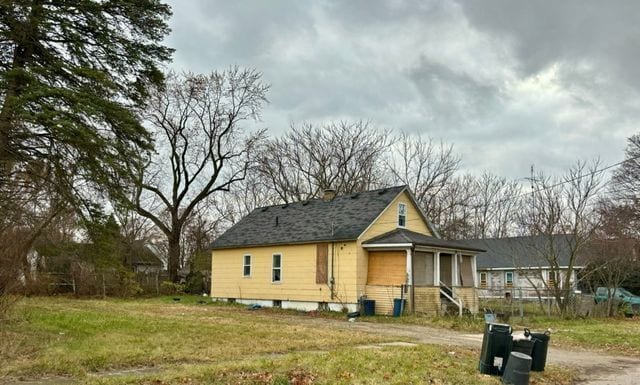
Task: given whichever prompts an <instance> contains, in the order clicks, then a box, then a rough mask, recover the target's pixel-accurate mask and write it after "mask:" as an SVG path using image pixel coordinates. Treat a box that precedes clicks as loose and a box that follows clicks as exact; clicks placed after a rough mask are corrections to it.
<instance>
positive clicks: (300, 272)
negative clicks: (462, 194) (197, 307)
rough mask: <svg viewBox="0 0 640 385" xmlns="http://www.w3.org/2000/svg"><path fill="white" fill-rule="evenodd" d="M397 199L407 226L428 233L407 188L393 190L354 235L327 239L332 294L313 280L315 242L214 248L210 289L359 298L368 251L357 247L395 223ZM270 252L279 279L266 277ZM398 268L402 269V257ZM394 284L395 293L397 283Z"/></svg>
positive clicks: (236, 294) (223, 294)
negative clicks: (278, 258) (277, 259)
mask: <svg viewBox="0 0 640 385" xmlns="http://www.w3.org/2000/svg"><path fill="white" fill-rule="evenodd" d="M401 202H402V203H405V204H406V205H407V225H406V228H407V229H409V230H412V231H416V232H420V233H424V234H429V235H431V234H430V232H429V229H428V227H427V224H426V223H425V222H424V221H423V219H422V216H421V215H420V214H419V213H418V209H417V207H416V206H415V205H414V204H413V202H412V200H411V198H410V196H409V194H408V193H407V192H403V193H402V194H400V195H398V196H397V197H396V198H395V199H394V200H393V202H392V203H391V204H390V205H389V207H387V209H386V210H385V211H383V213H382V214H381V215H380V216H379V217H378V218H377V220H376V221H375V222H374V223H373V224H372V225H371V226H370V227H369V228H368V229H367V230H366V231H365V232H364V234H362V235H361V236H360V238H359V239H358V240H357V241H351V242H340V243H333V244H331V243H330V244H329V257H328V259H329V268H328V271H329V276H331V261H332V260H333V261H334V263H335V265H334V266H333V272H334V277H335V286H334V297H333V298H332V297H331V291H330V288H329V284H316V283H315V282H316V275H315V274H316V271H315V270H316V243H309V244H303V245H282V246H262V247H251V248H238V249H228V250H215V251H214V252H213V254H212V260H213V263H212V266H213V268H212V282H211V295H212V297H216V298H236V299H242V298H245V299H264V300H291V301H310V302H316V301H317V302H337V303H357V301H358V298H359V297H360V296H362V295H365V294H366V292H367V291H368V290H369V289H367V287H368V286H367V272H368V253H367V251H366V250H364V249H363V248H362V246H361V245H362V242H363V241H366V240H368V239H370V238H373V237H375V236H377V235H381V234H383V233H385V232H388V231H391V230H394V229H396V228H397V224H398V203H401ZM274 253H281V254H282V282H280V283H271V261H272V255H273V254H274ZM245 254H250V255H251V256H252V274H251V277H250V278H245V277H243V276H242V256H243V255H245ZM332 255H333V257H332ZM402 269H403V270H405V269H406V263H405V262H403V263H402ZM385 290H386V287H385ZM395 290H397V292H398V293H397V296H399V290H400V289H399V288H397V289H395ZM379 292H380V291H379V290H378V291H376V293H379ZM376 295H377V294H376ZM385 298H386V297H385ZM389 298H390V300H389V301H386V300H385V303H387V305H384V306H383V309H387V308H388V310H389V311H392V310H393V298H394V297H393V296H391V297H389ZM376 305H377V303H376ZM385 311H386V310H385Z"/></svg>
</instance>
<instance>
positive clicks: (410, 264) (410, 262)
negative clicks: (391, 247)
mask: <svg viewBox="0 0 640 385" xmlns="http://www.w3.org/2000/svg"><path fill="white" fill-rule="evenodd" d="M407 285H413V255H412V254H411V249H407Z"/></svg>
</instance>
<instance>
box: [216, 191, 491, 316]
mask: <svg viewBox="0 0 640 385" xmlns="http://www.w3.org/2000/svg"><path fill="white" fill-rule="evenodd" d="M212 249H213V253H212V261H211V264H212V268H211V273H212V277H211V282H212V284H211V296H212V297H213V298H216V299H219V300H225V301H229V302H239V303H244V304H259V305H262V306H277V307H282V308H293V309H300V310H307V311H310V310H318V309H320V310H326V309H328V310H335V311H341V310H342V311H349V312H351V311H356V310H358V309H359V305H361V304H362V303H366V304H367V306H368V309H371V304H373V305H374V308H375V313H376V314H391V313H392V312H393V308H394V300H396V301H395V304H396V308H397V309H400V305H401V304H402V308H403V310H404V311H412V312H421V313H430V314H440V313H443V312H445V311H449V310H451V309H453V311H455V312H456V313H460V314H462V312H463V310H464V309H466V310H468V311H470V312H472V313H476V312H477V311H478V297H477V293H476V286H477V285H476V274H475V270H476V269H475V266H476V254H478V253H479V252H481V251H484V250H479V249H476V248H474V247H472V246H465V245H463V244H459V243H456V242H451V241H447V240H443V239H440V238H439V236H438V235H437V233H436V232H435V230H434V229H433V226H431V224H430V223H429V221H428V220H427V219H426V217H425V215H424V213H423V212H422V211H421V210H420V208H419V207H418V205H417V204H416V201H415V199H414V197H413V194H412V193H411V192H410V191H409V189H408V188H407V187H406V186H397V187H390V188H384V189H378V190H372V191H366V192H360V193H355V194H348V195H342V196H335V194H334V193H333V192H332V191H330V190H329V191H327V192H325V196H324V197H323V199H315V200H308V201H303V202H296V203H290V204H283V205H276V206H268V207H261V208H257V209H255V210H254V211H252V212H251V213H250V214H249V215H247V216H246V217H244V218H242V220H240V221H239V222H238V223H237V224H236V225H234V226H233V227H231V228H230V229H229V230H228V231H227V232H225V233H224V234H223V235H222V236H220V237H219V238H218V239H216V240H215V242H214V243H213V245H212ZM365 300H366V301H367V302H363V301H365ZM372 301H375V302H372Z"/></svg>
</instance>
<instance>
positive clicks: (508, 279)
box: [504, 271, 513, 287]
mask: <svg viewBox="0 0 640 385" xmlns="http://www.w3.org/2000/svg"><path fill="white" fill-rule="evenodd" d="M504 286H505V287H513V271H507V272H505V273H504Z"/></svg>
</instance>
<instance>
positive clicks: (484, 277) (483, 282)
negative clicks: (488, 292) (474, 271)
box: [480, 273, 487, 287]
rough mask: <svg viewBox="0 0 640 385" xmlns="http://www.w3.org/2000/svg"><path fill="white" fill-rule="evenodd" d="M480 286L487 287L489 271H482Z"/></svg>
mask: <svg viewBox="0 0 640 385" xmlns="http://www.w3.org/2000/svg"><path fill="white" fill-rule="evenodd" d="M480 287H487V273H480Z"/></svg>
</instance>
